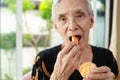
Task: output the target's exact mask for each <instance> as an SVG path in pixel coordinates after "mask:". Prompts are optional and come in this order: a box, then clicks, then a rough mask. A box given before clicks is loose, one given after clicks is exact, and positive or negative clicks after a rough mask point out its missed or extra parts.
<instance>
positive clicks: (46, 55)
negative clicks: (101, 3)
mask: <svg viewBox="0 0 120 80" xmlns="http://www.w3.org/2000/svg"><path fill="white" fill-rule="evenodd" d="M52 20H53V26H54V28H55V30H56V31H57V32H58V33H59V34H60V36H61V37H62V39H63V41H64V43H63V44H62V45H58V46H55V47H53V48H50V49H46V50H44V51H41V52H40V53H39V54H38V55H37V56H36V58H35V63H34V65H33V70H32V77H31V79H32V80H82V79H85V80H114V79H115V77H116V76H117V75H118V66H117V63H116V60H115V58H114V57H113V54H112V52H111V51H109V50H108V49H104V48H100V47H96V46H92V45H90V44H89V43H88V37H89V31H90V29H91V28H92V26H93V24H94V14H93V10H92V8H91V4H90V1H89V0H55V1H54V4H53V9H52ZM72 36H74V37H75V38H76V43H75V42H73V41H72ZM85 62H92V63H94V64H95V65H96V66H97V68H95V69H92V71H91V73H89V74H87V75H86V76H85V77H84V78H83V77H82V76H81V73H80V72H79V68H80V66H81V65H82V64H83V63H85Z"/></svg>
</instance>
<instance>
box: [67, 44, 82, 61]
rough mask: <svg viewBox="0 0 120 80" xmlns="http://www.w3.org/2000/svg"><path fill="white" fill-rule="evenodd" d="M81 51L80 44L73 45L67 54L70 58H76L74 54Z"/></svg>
mask: <svg viewBox="0 0 120 80" xmlns="http://www.w3.org/2000/svg"><path fill="white" fill-rule="evenodd" d="M79 51H80V46H73V48H72V49H71V50H70V52H69V54H67V57H68V59H72V58H74V56H75V55H76V54H77V53H78V52H79Z"/></svg>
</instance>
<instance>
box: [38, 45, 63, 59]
mask: <svg viewBox="0 0 120 80" xmlns="http://www.w3.org/2000/svg"><path fill="white" fill-rule="evenodd" d="M60 50H61V45H57V46H54V47H51V48H47V49H45V50H42V51H40V52H39V53H38V55H37V56H40V57H41V59H43V58H45V57H48V56H49V57H52V56H57V54H58V52H59V51H60Z"/></svg>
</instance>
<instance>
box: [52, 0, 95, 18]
mask: <svg viewBox="0 0 120 80" xmlns="http://www.w3.org/2000/svg"><path fill="white" fill-rule="evenodd" d="M60 1H61V0H53V5H52V17H51V19H52V20H54V19H55V7H56V5H57V4H58V3H59V2H60ZM90 1H91V0H86V3H87V6H88V15H91V14H93V10H92V5H91V2H90Z"/></svg>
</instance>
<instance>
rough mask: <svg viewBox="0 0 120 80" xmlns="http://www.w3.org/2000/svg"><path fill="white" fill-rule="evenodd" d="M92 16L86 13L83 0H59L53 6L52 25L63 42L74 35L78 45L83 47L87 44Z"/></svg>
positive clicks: (92, 21) (92, 20)
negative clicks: (53, 18) (53, 17)
mask: <svg viewBox="0 0 120 80" xmlns="http://www.w3.org/2000/svg"><path fill="white" fill-rule="evenodd" d="M93 17H94V16H93V14H92V15H88V9H87V5H86V1H85V0H61V1H60V2H59V3H58V4H57V5H56V8H55V20H54V27H55V29H56V30H57V32H58V33H59V34H60V35H61V37H62V38H63V40H64V42H65V43H66V42H69V41H71V37H72V36H76V37H77V39H78V40H79V45H80V46H81V48H84V47H85V46H86V45H87V44H88V37H89V31H90V28H91V27H92V25H93V23H94V19H93Z"/></svg>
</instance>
